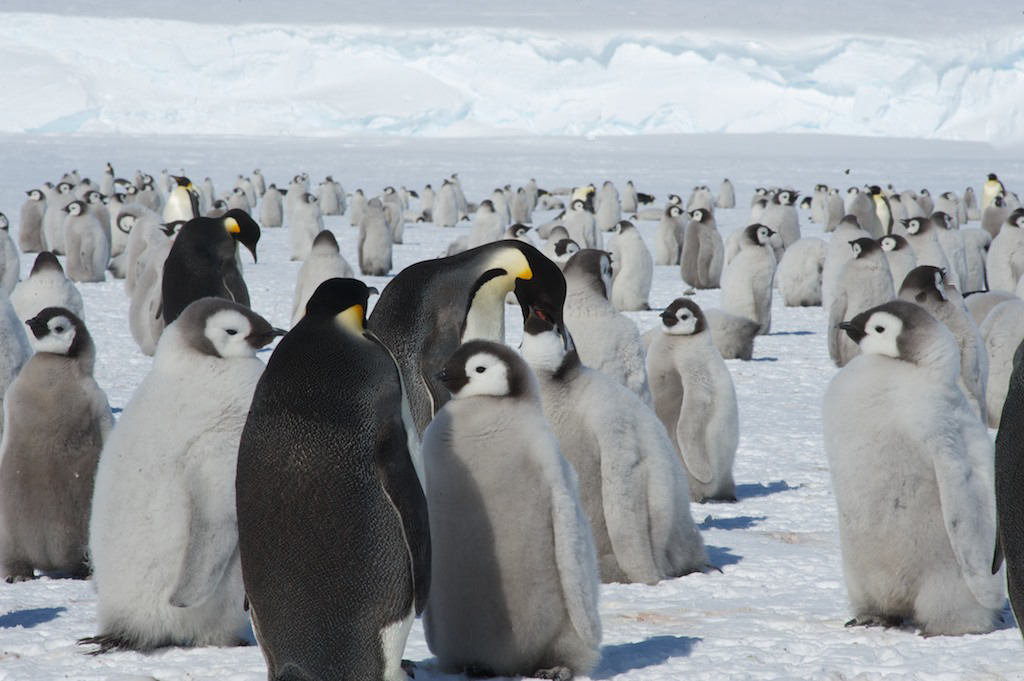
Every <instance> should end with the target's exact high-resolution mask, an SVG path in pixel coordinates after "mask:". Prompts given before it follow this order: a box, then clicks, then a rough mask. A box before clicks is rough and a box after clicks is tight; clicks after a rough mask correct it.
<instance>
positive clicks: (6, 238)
mask: <svg viewBox="0 0 1024 681" xmlns="http://www.w3.org/2000/svg"><path fill="white" fill-rule="evenodd" d="M10 228H11V223H10V222H9V221H8V220H7V216H6V215H4V214H3V213H0V290H3V292H4V293H6V294H7V295H10V294H11V291H13V290H14V287H15V286H16V285H17V284H18V279H20V278H21V257H20V256H19V255H18V247H17V246H15V245H14V239H12V238H11V232H10Z"/></svg>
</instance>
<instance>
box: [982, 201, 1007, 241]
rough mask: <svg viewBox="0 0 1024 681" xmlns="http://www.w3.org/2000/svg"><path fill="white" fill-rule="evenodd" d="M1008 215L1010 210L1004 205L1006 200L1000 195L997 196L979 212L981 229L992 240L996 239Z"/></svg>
mask: <svg viewBox="0 0 1024 681" xmlns="http://www.w3.org/2000/svg"><path fill="white" fill-rule="evenodd" d="M1010 213H1011V209H1010V206H1009V205H1008V204H1007V203H1006V199H1005V198H1004V197H1003V196H1002V195H997V196H996V197H995V198H994V199H992V203H990V204H988V205H987V206H985V208H983V209H982V211H981V228H982V229H984V230H985V231H986V232H988V233H989V234H990V235H991V236H992V238H993V239H994V238H996V237H997V236H999V232H1000V230H1002V228H1003V224H1004V223H1005V222H1006V220H1007V218H1008V217H1009V215H1010Z"/></svg>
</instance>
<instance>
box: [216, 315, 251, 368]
mask: <svg viewBox="0 0 1024 681" xmlns="http://www.w3.org/2000/svg"><path fill="white" fill-rule="evenodd" d="M203 333H204V334H205V335H206V337H207V338H208V339H209V341H210V343H212V344H213V347H214V349H215V350H216V351H217V354H218V355H220V356H221V357H224V358H230V357H242V358H246V357H255V356H256V348H254V347H253V346H252V345H251V344H250V343H249V341H248V340H247V338H248V336H249V334H250V333H252V324H250V323H249V320H248V319H247V318H246V317H245V315H243V314H241V313H240V312H238V311H237V310H218V311H217V312H214V313H213V314H212V315H210V316H209V317H208V318H207V319H206V328H205V329H203Z"/></svg>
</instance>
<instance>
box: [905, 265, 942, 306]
mask: <svg viewBox="0 0 1024 681" xmlns="http://www.w3.org/2000/svg"><path fill="white" fill-rule="evenodd" d="M945 280H946V277H945V272H944V271H943V270H942V268H939V267H935V266H934V265H918V266H917V267H915V268H914V269H912V270H910V272H908V273H907V276H906V277H905V278H904V279H903V284H902V285H901V286H900V291H899V297H900V298H902V299H904V300H909V299H910V298H911V297H912V298H913V300H915V301H916V302H918V303H924V302H926V301H929V300H931V301H934V302H943V301H946V300H949V299H948V298H947V297H946V291H945V288H946V281H945Z"/></svg>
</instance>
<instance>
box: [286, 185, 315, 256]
mask: <svg viewBox="0 0 1024 681" xmlns="http://www.w3.org/2000/svg"><path fill="white" fill-rule="evenodd" d="M301 198H302V200H301V201H296V202H295V204H294V205H293V206H292V212H291V213H289V215H288V236H289V238H290V240H291V245H292V260H305V259H306V257H307V256H308V255H309V251H310V249H311V248H313V239H315V238H316V235H317V234H319V233H320V232H322V231H323V229H324V217H323V215H322V214H321V212H320V202H319V201H317V198H316V197H315V196H313V195H312V194H309V193H305V194H303V195H302V197H301Z"/></svg>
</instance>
